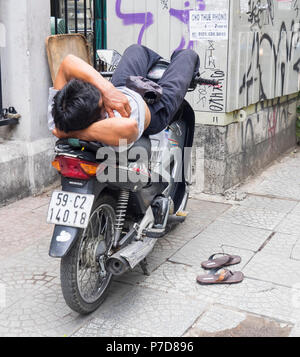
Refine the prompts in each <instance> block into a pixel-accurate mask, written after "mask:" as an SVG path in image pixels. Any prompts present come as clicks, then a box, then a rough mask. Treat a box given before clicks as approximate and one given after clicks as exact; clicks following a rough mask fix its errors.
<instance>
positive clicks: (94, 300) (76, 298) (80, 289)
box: [60, 195, 116, 315]
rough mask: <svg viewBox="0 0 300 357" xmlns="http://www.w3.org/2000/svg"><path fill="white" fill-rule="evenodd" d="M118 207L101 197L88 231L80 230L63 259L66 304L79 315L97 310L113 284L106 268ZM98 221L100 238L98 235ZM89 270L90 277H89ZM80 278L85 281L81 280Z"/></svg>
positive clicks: (97, 202)
mask: <svg viewBox="0 0 300 357" xmlns="http://www.w3.org/2000/svg"><path fill="white" fill-rule="evenodd" d="M115 207H116V201H115V200H114V199H113V198H112V197H111V196H109V195H103V196H102V197H100V198H99V199H98V200H97V201H96V202H95V204H94V206H93V209H92V212H91V215H90V218H89V223H88V226H87V228H86V229H82V230H81V232H80V234H79V236H78V239H77V241H76V242H75V244H74V245H73V247H72V248H71V249H70V251H69V252H68V253H67V255H66V256H64V257H63V258H62V259H61V267H60V277H61V288H62V293H63V296H64V299H65V301H66V303H67V305H68V306H69V307H70V308H71V309H72V310H74V311H76V312H78V313H79V314H84V315H85V314H89V313H91V312H93V311H95V310H96V309H97V308H98V307H99V306H100V305H101V304H102V303H103V302H104V300H105V298H106V296H107V293H108V290H109V287H110V285H111V283H112V278H113V276H112V274H110V273H108V272H106V271H105V268H104V267H105V256H106V257H107V252H108V250H109V249H110V247H111V243H112V240H113V237H114V222H115ZM97 217H98V220H97ZM100 217H101V218H100ZM103 220H106V221H105V222H106V223H105V225H106V228H105V226H104V227H102V224H103ZM93 222H94V225H93ZM97 222H98V236H97V234H96V232H95V231H96V230H97V228H96V229H95V226H96V223H97ZM96 227H97V226H96ZM104 230H105V232H104ZM100 259H101V260H102V266H101V264H100V263H99V261H100ZM84 269H85V270H84ZM82 271H83V273H82ZM88 271H89V274H90V275H88V274H86V273H88ZM101 274H102V275H101ZM105 274H106V275H105ZM81 276H82V280H83V279H85V280H84V281H81V280H80V277H81ZM101 279H102V281H101ZM83 283H84V284H85V288H86V290H84V286H83ZM89 286H91V289H90V290H91V291H90V292H89V291H88V287H89Z"/></svg>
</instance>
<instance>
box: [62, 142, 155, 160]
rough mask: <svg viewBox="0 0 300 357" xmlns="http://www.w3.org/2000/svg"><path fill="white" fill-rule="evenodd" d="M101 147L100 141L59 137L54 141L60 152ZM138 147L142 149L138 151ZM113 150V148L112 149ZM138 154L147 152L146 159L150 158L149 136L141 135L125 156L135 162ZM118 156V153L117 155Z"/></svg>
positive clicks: (95, 150) (94, 150) (90, 149)
mask: <svg viewBox="0 0 300 357" xmlns="http://www.w3.org/2000/svg"><path fill="white" fill-rule="evenodd" d="M101 147H103V145H102V144H101V143H98V142H87V141H83V140H78V139H60V140H58V141H57V142H56V149H57V150H59V151H60V152H63V151H65V152H69V151H70V150H71V151H73V150H76V149H77V150H78V149H79V150H81V149H82V148H85V149H86V151H88V152H92V153H96V152H97V150H98V149H100V148H101ZM139 149H141V150H142V151H141V152H140V153H139ZM112 150H113V149H112ZM140 154H142V155H145V154H147V158H148V160H150V158H151V141H150V139H149V137H146V136H142V137H141V138H140V139H139V140H137V141H136V142H135V143H134V144H133V145H132V146H131V147H130V148H129V149H128V151H127V158H128V161H129V162H135V161H138V160H139V159H140V156H141V155H140ZM117 157H118V155H117Z"/></svg>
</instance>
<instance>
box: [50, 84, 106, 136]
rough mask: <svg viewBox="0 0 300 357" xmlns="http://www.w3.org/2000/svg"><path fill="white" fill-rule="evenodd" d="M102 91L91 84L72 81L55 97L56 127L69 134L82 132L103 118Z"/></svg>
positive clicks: (53, 113) (53, 112)
mask: <svg viewBox="0 0 300 357" xmlns="http://www.w3.org/2000/svg"><path fill="white" fill-rule="evenodd" d="M100 99H101V93H100V91H99V90H98V89H97V88H96V87H95V86H93V85H92V84H90V83H87V82H84V81H81V80H79V79H72V80H71V81H70V82H68V83H67V84H66V85H65V86H64V88H63V89H62V90H60V91H59V92H58V93H57V94H56V95H55V97H54V104H53V109H52V115H53V119H54V123H55V127H56V128H58V129H59V130H62V131H64V132H65V133H68V132H70V131H74V130H82V129H85V128H87V127H88V126H90V125H91V124H92V123H94V122H96V121H98V120H99V119H100V117H101V108H100V107H99V102H100Z"/></svg>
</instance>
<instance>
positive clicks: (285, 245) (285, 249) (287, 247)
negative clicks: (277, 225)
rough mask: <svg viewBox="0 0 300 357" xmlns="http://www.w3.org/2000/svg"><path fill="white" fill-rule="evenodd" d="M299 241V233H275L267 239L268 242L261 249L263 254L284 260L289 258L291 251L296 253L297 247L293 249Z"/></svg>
mask: <svg viewBox="0 0 300 357" xmlns="http://www.w3.org/2000/svg"><path fill="white" fill-rule="evenodd" d="M299 241H300V234H298V235H292V234H284V233H275V234H274V235H272V237H271V238H270V239H269V240H268V242H267V243H266V245H265V246H264V247H263V249H262V250H261V251H262V253H264V254H268V255H272V256H279V257H281V258H282V259H284V260H285V259H291V258H292V255H293V253H294V254H297V249H295V246H296V243H297V242H299ZM298 246H299V245H298ZM299 258H300V257H299Z"/></svg>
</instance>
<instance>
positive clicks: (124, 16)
mask: <svg viewBox="0 0 300 357" xmlns="http://www.w3.org/2000/svg"><path fill="white" fill-rule="evenodd" d="M160 5H161V8H162V10H168V11H169V15H170V16H171V17H174V18H176V19H177V20H178V21H180V22H181V23H183V24H184V25H186V26H187V28H188V29H189V21H190V20H189V13H190V10H195V9H194V8H191V4H190V2H189V1H185V3H184V9H175V8H172V7H170V4H169V0H160ZM205 7H206V6H205V0H196V9H197V10H199V11H202V10H205ZM115 12H116V15H117V17H118V18H119V19H121V20H122V23H123V25H124V26H130V25H141V29H140V31H139V35H138V39H137V43H138V44H139V45H141V44H142V42H143V36H144V34H145V31H146V30H147V29H148V28H149V27H151V26H152V25H153V24H154V15H153V13H152V12H150V11H148V12H140V13H127V12H124V11H123V10H122V0H116V6H115ZM193 47H194V41H189V40H186V39H185V38H184V36H182V38H181V40H180V42H179V44H178V47H177V48H175V49H174V50H179V49H183V48H193Z"/></svg>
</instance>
